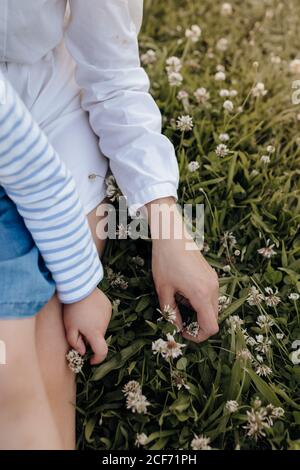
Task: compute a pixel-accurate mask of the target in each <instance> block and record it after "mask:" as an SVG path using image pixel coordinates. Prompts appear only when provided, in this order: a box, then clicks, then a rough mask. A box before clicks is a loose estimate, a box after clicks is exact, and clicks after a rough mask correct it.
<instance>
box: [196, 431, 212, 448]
mask: <svg viewBox="0 0 300 470" xmlns="http://www.w3.org/2000/svg"><path fill="white" fill-rule="evenodd" d="M194 436H195V437H194V439H193V440H192V442H191V448H192V449H193V450H211V446H210V445H209V444H210V438H209V437H205V436H203V435H201V436H197V435H196V434H195V435H194Z"/></svg>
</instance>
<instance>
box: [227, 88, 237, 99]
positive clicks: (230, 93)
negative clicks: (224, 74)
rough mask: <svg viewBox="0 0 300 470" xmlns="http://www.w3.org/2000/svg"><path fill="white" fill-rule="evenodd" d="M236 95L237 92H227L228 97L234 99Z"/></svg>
mask: <svg viewBox="0 0 300 470" xmlns="http://www.w3.org/2000/svg"><path fill="white" fill-rule="evenodd" d="M237 95H238V92H237V90H229V96H230V97H231V98H235V97H236V96H237Z"/></svg>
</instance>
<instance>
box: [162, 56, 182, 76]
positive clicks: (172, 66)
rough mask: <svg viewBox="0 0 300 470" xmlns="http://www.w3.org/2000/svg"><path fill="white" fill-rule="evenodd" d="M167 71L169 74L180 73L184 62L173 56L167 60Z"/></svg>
mask: <svg viewBox="0 0 300 470" xmlns="http://www.w3.org/2000/svg"><path fill="white" fill-rule="evenodd" d="M166 64H167V65H166V70H167V72H168V73H171V72H180V70H181V67H182V62H181V60H180V59H179V58H178V57H175V56H171V57H168V58H167V60H166Z"/></svg>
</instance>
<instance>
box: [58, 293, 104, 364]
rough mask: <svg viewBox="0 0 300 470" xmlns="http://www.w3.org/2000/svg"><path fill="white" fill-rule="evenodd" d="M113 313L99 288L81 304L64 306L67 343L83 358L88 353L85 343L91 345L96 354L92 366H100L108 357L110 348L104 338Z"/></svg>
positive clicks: (91, 361) (92, 359)
mask: <svg viewBox="0 0 300 470" xmlns="http://www.w3.org/2000/svg"><path fill="white" fill-rule="evenodd" d="M111 312H112V307H111V303H110V301H109V299H108V298H107V297H106V295H105V294H104V293H103V292H102V291H101V290H100V289H98V288H96V289H95V290H94V291H93V292H92V293H91V294H90V295H89V296H88V297H86V298H85V299H83V300H81V301H80V302H76V303H74V304H68V305H65V306H64V313H63V317H64V325H65V329H66V337H67V341H68V343H69V345H70V346H71V347H72V348H73V349H75V350H76V351H77V352H78V353H79V354H81V355H82V356H83V355H84V354H85V352H86V345H85V341H86V342H87V343H89V344H90V346H91V348H92V350H93V352H94V355H93V357H92V358H91V360H90V364H92V365H94V364H99V362H102V361H103V360H104V359H105V357H106V356H107V352H108V347H107V344H106V341H105V338H104V336H105V333H106V330H107V327H108V324H109V322H110V318H111ZM84 340H85V341H84Z"/></svg>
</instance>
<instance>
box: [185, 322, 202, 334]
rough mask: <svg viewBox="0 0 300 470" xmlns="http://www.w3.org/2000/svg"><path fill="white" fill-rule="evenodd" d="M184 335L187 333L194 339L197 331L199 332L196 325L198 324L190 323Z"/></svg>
mask: <svg viewBox="0 0 300 470" xmlns="http://www.w3.org/2000/svg"><path fill="white" fill-rule="evenodd" d="M184 330H185V331H186V333H188V334H189V335H191V336H193V337H194V338H196V337H197V336H198V334H199V331H200V326H199V324H198V322H196V321H193V322H191V323H189V324H188V325H187V326H186V327H185V329H184Z"/></svg>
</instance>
